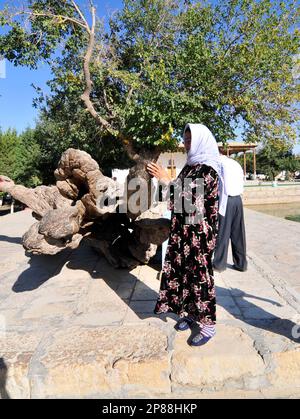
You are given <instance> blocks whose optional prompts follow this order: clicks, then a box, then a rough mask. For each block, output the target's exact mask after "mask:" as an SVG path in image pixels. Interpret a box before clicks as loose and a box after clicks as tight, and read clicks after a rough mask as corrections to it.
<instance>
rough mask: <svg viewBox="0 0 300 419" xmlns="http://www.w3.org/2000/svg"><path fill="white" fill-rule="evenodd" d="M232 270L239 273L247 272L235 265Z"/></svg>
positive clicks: (245, 269)
mask: <svg viewBox="0 0 300 419" xmlns="http://www.w3.org/2000/svg"><path fill="white" fill-rule="evenodd" d="M232 268H233V269H235V270H236V271H239V272H246V271H247V268H244V269H241V268H238V267H237V266H235V265H232Z"/></svg>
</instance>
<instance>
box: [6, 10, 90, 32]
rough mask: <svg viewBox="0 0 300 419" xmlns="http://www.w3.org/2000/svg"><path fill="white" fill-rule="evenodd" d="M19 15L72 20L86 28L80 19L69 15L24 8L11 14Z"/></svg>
mask: <svg viewBox="0 0 300 419" xmlns="http://www.w3.org/2000/svg"><path fill="white" fill-rule="evenodd" d="M21 15H29V16H31V17H50V18H56V19H63V20H65V21H66V22H72V23H76V25H79V26H81V27H82V28H84V29H87V27H86V25H85V24H83V23H82V22H80V20H78V19H75V18H72V17H69V16H64V15H54V14H53V13H38V12H28V11H26V10H24V11H21V12H18V13H15V14H14V15H12V17H15V16H21Z"/></svg>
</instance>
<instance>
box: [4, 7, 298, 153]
mask: <svg viewBox="0 0 300 419" xmlns="http://www.w3.org/2000/svg"><path fill="white" fill-rule="evenodd" d="M7 3H9V4H12V3H13V4H14V5H16V6H17V5H18V4H20V1H18V0H16V1H13V2H12V1H10V2H7V1H6V0H0V9H2V7H3V6H4V4H7ZM94 3H95V4H96V6H97V14H98V16H102V17H104V19H106V20H107V17H108V16H109V15H110V14H111V13H112V12H113V11H115V10H116V9H118V8H121V7H122V0H94ZM79 4H81V5H82V7H83V8H85V7H86V5H87V0H79ZM0 33H1V28H0ZM5 66H6V78H1V77H0V127H1V128H2V129H3V130H5V129H7V128H9V127H11V128H16V129H17V131H18V132H21V131H22V130H24V129H25V128H26V127H34V125H35V121H36V119H37V117H38V110H36V109H35V108H33V106H32V100H33V97H34V96H35V91H34V89H33V87H32V86H31V85H32V83H33V84H35V85H36V86H39V87H41V88H42V89H43V90H44V91H45V92H47V91H48V89H47V86H46V81H47V80H49V79H50V78H51V74H50V71H49V68H48V66H46V65H42V64H41V65H40V66H39V68H38V69H37V70H29V69H27V68H25V67H14V66H13V65H12V64H11V63H9V62H6V63H5ZM1 73H2V71H1V67H0V76H1ZM295 152H297V153H300V145H298V146H296V147H295Z"/></svg>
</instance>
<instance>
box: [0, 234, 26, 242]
mask: <svg viewBox="0 0 300 419" xmlns="http://www.w3.org/2000/svg"><path fill="white" fill-rule="evenodd" d="M0 242H7V243H16V244H22V237H10V236H4V235H2V234H0Z"/></svg>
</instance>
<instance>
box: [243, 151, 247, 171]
mask: <svg viewBox="0 0 300 419" xmlns="http://www.w3.org/2000/svg"><path fill="white" fill-rule="evenodd" d="M246 171H247V166H246V151H244V176H245V178H246Z"/></svg>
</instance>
